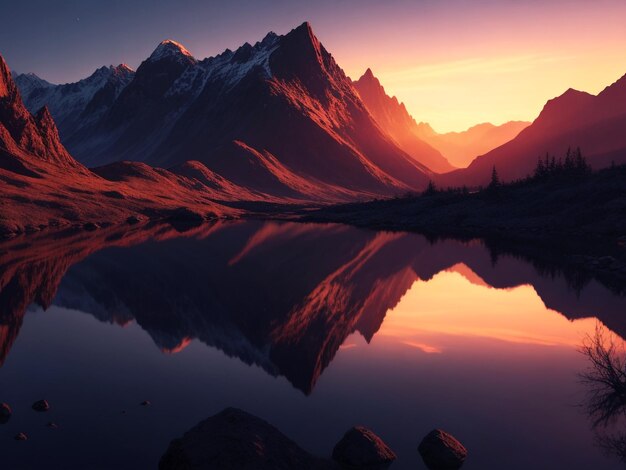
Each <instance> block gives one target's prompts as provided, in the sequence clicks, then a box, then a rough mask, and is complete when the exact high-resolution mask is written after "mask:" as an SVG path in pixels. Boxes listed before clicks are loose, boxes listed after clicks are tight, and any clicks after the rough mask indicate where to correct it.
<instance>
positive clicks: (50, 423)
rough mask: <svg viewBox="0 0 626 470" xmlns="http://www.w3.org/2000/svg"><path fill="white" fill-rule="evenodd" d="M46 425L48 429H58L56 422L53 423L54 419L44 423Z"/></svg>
mask: <svg viewBox="0 0 626 470" xmlns="http://www.w3.org/2000/svg"><path fill="white" fill-rule="evenodd" d="M46 426H48V427H49V428H50V429H58V428H59V425H58V424H57V423H55V422H54V421H50V422H49V423H48V424H46Z"/></svg>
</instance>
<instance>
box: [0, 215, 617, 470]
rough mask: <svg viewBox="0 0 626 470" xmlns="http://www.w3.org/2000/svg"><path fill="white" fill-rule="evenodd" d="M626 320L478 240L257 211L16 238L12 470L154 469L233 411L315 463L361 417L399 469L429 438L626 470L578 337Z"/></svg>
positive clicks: (568, 281) (8, 259)
mask: <svg viewBox="0 0 626 470" xmlns="http://www.w3.org/2000/svg"><path fill="white" fill-rule="evenodd" d="M624 312H626V297H624V296H620V295H617V294H615V293H613V292H612V291H611V290H610V289H608V288H607V287H605V286H604V285H603V284H601V283H600V282H598V281H596V280H594V279H582V280H581V279H579V278H578V277H576V276H572V275H571V273H562V272H560V271H559V270H558V269H557V268H552V267H550V266H548V265H546V264H545V263H542V262H541V261H540V260H529V259H522V258H519V257H515V256H512V255H508V254H506V253H502V252H495V251H494V250H493V249H491V248H489V247H488V246H487V245H485V244H484V243H482V242H481V241H477V240H473V241H457V240H438V241H432V240H428V239H426V238H425V237H423V236H421V235H417V234H407V233H389V232H376V231H369V230H360V229H356V228H351V227H347V226H340V225H316V224H296V223H278V222H262V221H245V222H219V223H216V224H213V225H204V226H201V227H197V228H193V229H190V230H188V231H186V232H177V231H176V230H174V229H173V228H172V227H170V226H163V225H162V226H159V225H154V226H147V227H134V228H133V227H128V228H125V229H124V230H121V229H119V228H117V229H116V228H108V229H102V230H98V231H95V232H91V233H87V232H82V231H76V232H60V233H50V234H45V233H42V234H38V235H32V236H29V237H23V238H19V239H14V240H9V241H6V242H3V243H2V244H0V364H1V367H0V402H7V403H9V404H10V405H11V407H12V409H13V416H12V417H11V419H10V420H9V422H8V423H6V424H3V425H2V424H0V440H1V441H2V444H1V446H0V447H1V449H2V451H1V454H2V462H3V468H9V469H30V468H44V467H45V468H64V469H73V468H77V469H79V468H80V469H84V468H89V469H98V468H115V469H131V468H132V469H137V468H142V469H143V468H156V467H157V465H158V461H159V458H160V457H161V455H162V454H163V453H164V452H165V450H166V449H167V446H168V444H169V442H170V441H171V440H172V439H173V438H175V437H179V436H181V435H182V434H183V433H184V432H185V431H186V430H188V429H189V428H191V427H192V426H194V425H195V424H197V423H198V422H199V421H201V420H203V419H205V418H207V417H208V416H211V415H213V414H215V413H217V412H219V411H220V410H222V409H223V408H225V407H228V406H234V407H238V408H241V409H243V410H246V411H248V412H251V413H253V414H255V415H257V416H259V417H261V418H263V419H266V420H267V421H269V422H270V423H272V424H273V425H274V426H276V427H277V428H278V429H280V430H281V431H282V432H283V433H285V434H286V435H287V436H289V437H290V438H291V439H293V440H294V441H296V442H297V443H298V444H299V445H300V446H302V447H303V448H304V449H306V450H308V451H310V452H312V453H315V454H317V455H320V456H330V454H331V452H332V448H333V446H334V444H335V443H336V442H337V441H338V440H339V439H340V438H341V436H342V435H343V433H344V432H345V431H346V430H347V429H348V428H350V427H351V426H353V425H356V424H362V425H365V426H367V427H369V428H371V429H372V430H373V431H374V432H376V433H377V434H378V435H379V436H380V437H381V438H382V439H383V440H384V441H385V442H386V443H387V444H388V445H389V446H390V447H391V448H392V449H393V450H394V451H395V452H396V454H397V455H398V460H397V461H396V462H395V463H394V464H393V465H392V467H391V468H392V469H397V470H401V469H415V468H425V466H424V465H423V463H422V461H421V459H420V457H419V454H418V452H417V446H418V444H419V442H420V440H421V438H422V437H423V436H424V435H425V434H426V433H428V432H429V431H430V430H431V429H433V428H442V429H444V430H446V431H448V432H450V433H451V434H453V435H454V436H455V437H457V438H458V439H459V440H460V441H461V442H462V443H463V444H464V445H465V446H466V447H467V449H468V452H469V456H468V459H467V461H466V464H465V465H464V467H463V468H464V469H468V470H471V469H492V468H493V469H502V468H506V469H509V470H512V469H529V468H533V469H555V468H567V469H570V470H572V469H589V468H594V469H618V468H620V469H621V468H623V464H622V463H620V462H619V460H618V459H617V458H616V457H614V456H612V455H610V454H608V453H606V452H605V451H604V450H603V449H602V448H601V446H599V442H598V433H597V429H594V428H593V427H592V420H591V419H590V417H589V416H588V415H587V413H586V412H585V408H584V407H583V406H582V404H583V403H584V401H585V397H586V394H587V389H586V387H587V385H586V384H584V383H582V382H581V379H580V374H581V373H582V372H584V371H585V370H587V369H588V367H589V364H588V359H587V358H586V357H585V356H584V355H583V354H581V353H580V352H579V348H580V346H581V344H583V342H584V341H585V338H587V337H589V335H593V334H594V332H595V331H596V328H602V329H604V330H606V331H607V334H609V333H613V334H615V335H616V338H617V339H618V340H620V341H621V337H623V336H624V335H626V318H625V317H624ZM41 398H45V399H47V400H48V401H49V402H50V404H51V410H50V411H49V412H47V413H36V412H34V411H33V410H31V405H32V403H33V402H34V401H36V400H38V399H41ZM143 400H149V401H150V402H151V406H141V405H140V403H141V402H142V401H143ZM49 421H54V422H55V423H57V424H58V426H59V428H58V429H51V428H49V427H47V426H46V424H47V423H48V422H49ZM18 432H25V433H26V434H27V435H28V437H29V439H28V441H25V442H17V441H14V440H13V436H14V435H15V434H17V433H18Z"/></svg>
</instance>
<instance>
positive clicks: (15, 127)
mask: <svg viewBox="0 0 626 470" xmlns="http://www.w3.org/2000/svg"><path fill="white" fill-rule="evenodd" d="M137 165H139V164H131V163H126V164H124V163H119V164H117V165H115V166H111V167H109V168H106V169H100V170H99V173H100V174H102V175H103V176H104V177H100V176H98V175H97V174H96V173H94V172H92V171H90V170H88V169H87V168H85V167H84V166H82V165H81V164H80V163H78V162H76V161H75V160H74V159H73V158H72V157H71V156H70V155H69V153H68V152H67V151H66V150H65V147H64V146H63V145H62V144H61V142H60V140H59V134H58V131H57V128H56V126H55V124H54V121H53V119H52V117H51V116H50V113H49V112H48V110H47V108H43V109H42V110H41V111H40V112H38V113H37V115H36V116H33V115H31V114H30V113H29V112H28V111H27V110H26V108H25V107H24V104H23V103H22V99H21V97H20V94H19V91H18V90H17V88H16V86H15V83H14V82H13V79H12V77H11V74H10V71H9V69H8V67H7V66H6V64H5V62H4V60H3V59H2V57H1V56H0V191H1V194H2V201H1V204H0V235H8V234H14V233H19V232H24V231H34V230H39V229H41V228H44V227H47V226H51V225H55V226H58V225H66V224H83V223H85V222H93V223H98V224H106V223H119V222H122V221H124V220H125V219H127V218H128V217H129V216H131V215H135V214H138V213H140V214H144V215H146V216H148V217H164V216H167V214H168V211H170V212H171V211H172V210H174V209H178V208H179V207H187V208H189V209H191V210H193V211H196V212H197V213H199V214H202V215H205V216H212V217H215V216H221V215H227V214H228V215H234V214H236V211H234V210H231V209H226V208H224V207H223V206H221V205H219V204H217V203H215V202H214V200H216V199H219V198H220V194H219V193H218V192H216V191H215V190H213V189H212V188H210V187H208V186H206V185H203V184H201V183H199V181H198V180H191V179H189V178H186V177H184V176H178V175H175V174H173V173H171V172H169V171H166V170H161V169H154V168H151V167H148V166H147V165H144V166H143V167H141V168H137Z"/></svg>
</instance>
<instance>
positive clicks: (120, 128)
mask: <svg viewBox="0 0 626 470" xmlns="http://www.w3.org/2000/svg"><path fill="white" fill-rule="evenodd" d="M111 73H112V72H111V71H109V75H111ZM94 75H95V74H94ZM124 76H125V77H127V78H130V77H131V74H130V72H129V73H127V74H126V75H124ZM90 79H92V81H93V76H92V77H90ZM90 79H86V80H90ZM31 81H32V80H31ZM78 83H79V84H80V83H82V82H78ZM42 86H43V88H42V89H41V91H40V92H37V93H36V92H34V91H31V92H29V93H28V103H29V106H31V109H32V108H34V107H36V106H37V105H39V104H40V97H41V96H44V95H47V94H50V95H51V96H52V95H54V96H57V95H58V94H62V93H61V92H57V91H54V92H50V91H46V90H48V88H47V85H46V84H45V83H44V84H43V85H42ZM64 87H66V86H65V85H64ZM90 89H91V88H90ZM115 90H117V88H115ZM76 96H78V95H76ZM81 96H82V95H81ZM107 96H109V97H111V96H112V94H109V95H107ZM31 97H32V98H31ZM35 97H37V99H35ZM94 99H95V98H94ZM78 101H80V102H81V103H84V102H85V101H86V100H82V101H81V100H78V98H77V97H75V98H73V99H72V102H73V103H75V102H78ZM103 101H106V100H103ZM88 108H89V106H84V107H83V108H81V109H82V110H81V109H78V110H77V111H73V112H72V113H71V115H72V116H76V115H79V116H81V119H80V121H81V123H82V124H80V125H72V124H71V121H66V116H65V115H64V114H63V112H61V110H60V109H58V108H57V107H56V106H55V107H54V108H51V111H52V114H53V116H55V117H57V118H59V119H61V120H62V122H63V126H62V137H64V143H65V144H66V145H67V147H68V148H69V150H70V151H71V152H72V154H73V155H74V156H76V158H77V159H78V160H79V161H81V162H82V163H84V164H86V165H88V166H100V165H103V164H108V163H112V162H116V161H120V160H133V161H140V162H144V163H147V164H150V165H158V166H164V167H176V166H179V165H181V164H183V163H184V162H186V161H188V160H196V161H199V162H201V163H202V164H203V165H204V166H206V167H207V168H208V169H209V170H210V171H212V172H214V173H217V174H219V175H220V176H221V177H223V178H225V179H227V180H229V181H231V182H233V183H234V184H237V185H239V186H244V187H246V188H248V189H249V190H251V191H257V192H263V193H268V194H272V195H275V196H277V197H283V198H285V197H286V198H308V199H317V200H320V199H324V200H345V199H354V198H367V197H377V196H381V195H396V194H400V193H404V192H406V191H409V190H415V189H421V188H423V187H425V185H426V184H427V181H428V179H429V174H430V170H429V169H428V168H427V165H425V164H423V163H422V160H426V159H427V155H426V154H425V155H424V159H422V158H417V160H416V157H420V156H419V155H412V156H409V155H408V154H407V153H406V152H404V151H403V150H401V149H400V148H399V147H398V145H397V143H396V142H395V141H394V140H393V139H392V138H391V137H390V136H389V135H388V134H387V133H386V132H385V131H384V130H383V129H381V127H380V126H379V125H378V124H377V123H376V122H375V121H374V119H373V118H372V117H371V115H370V113H369V112H368V111H367V109H366V107H365V105H364V104H363V102H362V101H361V99H360V97H359V95H358V93H357V92H356V90H355V89H354V87H353V85H352V82H351V81H350V79H349V78H348V77H347V76H346V75H345V74H344V72H343V71H342V70H341V68H340V67H339V66H338V65H337V63H336V62H335V60H334V59H333V57H332V56H331V55H330V54H329V53H328V52H327V51H326V49H325V48H324V47H323V46H322V44H321V43H320V42H319V40H318V39H317V37H316V36H315V35H314V33H313V31H312V29H311V26H310V25H309V24H308V23H304V24H302V25H301V26H299V27H297V28H295V29H294V30H292V31H291V32H289V33H288V34H286V35H284V36H278V35H276V34H274V33H270V34H268V35H267V36H266V37H265V38H264V39H263V40H262V41H259V42H258V43H256V44H255V45H250V44H247V43H246V44H244V45H243V46H241V47H240V48H239V49H237V50H236V51H234V52H233V51H230V50H227V51H225V52H224V53H222V54H220V55H217V56H215V57H211V58H208V59H204V60H197V59H195V58H194V57H193V56H192V55H191V54H190V53H189V52H188V51H187V50H186V49H185V48H184V47H183V46H182V45H180V44H178V43H176V42H174V41H171V40H167V41H163V42H162V43H161V44H160V45H159V46H158V47H157V49H156V50H155V51H154V52H153V53H152V55H151V56H150V57H149V58H148V59H146V60H145V61H144V62H143V63H142V64H141V65H140V66H139V67H138V69H137V71H136V72H135V73H134V75H132V79H130V81H129V83H128V84H127V85H126V86H124V87H123V89H122V90H121V91H120V92H119V95H118V96H117V97H116V98H115V99H114V100H113V101H112V102H106V106H104V107H102V108H98V112H97V113H95V115H94V113H92V112H91V111H90V109H88ZM55 113H56V114H55ZM66 122H67V123H68V124H67V127H66V126H65V123H66ZM65 137H66V138H65ZM427 150H428V151H429V152H432V149H427Z"/></svg>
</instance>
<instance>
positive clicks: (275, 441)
mask: <svg viewBox="0 0 626 470" xmlns="http://www.w3.org/2000/svg"><path fill="white" fill-rule="evenodd" d="M330 468H336V467H335V466H334V464H333V463H332V462H330V461H328V460H323V459H319V458H317V457H314V456H313V455H311V454H309V453H308V452H306V451H305V450H303V449H301V448H300V447H299V446H298V445H297V444H296V443H295V442H293V441H291V440H290V439H289V438H287V437H286V436H285V435H284V434H282V433H281V432H280V431H279V430H278V429H276V428H275V427H274V426H272V425H271V424H269V423H267V422H266V421H264V420H262V419H260V418H257V417H256V416H253V415H251V414H249V413H246V412H245V411H241V410H238V409H235V408H226V409H225V410H223V411H221V412H220V413H218V414H216V415H215V416H212V417H210V418H207V419H205V420H204V421H202V422H201V423H199V424H198V425H196V426H195V427H193V428H192V429H190V430H189V431H187V432H186V433H185V435H184V436H183V437H182V438H180V439H175V440H173V441H172V442H171V443H170V446H169V448H168V449H167V451H166V453H165V454H164V455H163V457H161V461H160V462H159V470H192V469H193V470H201V469H212V470H230V469H233V470H292V469H299V470H312V469H330Z"/></svg>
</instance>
